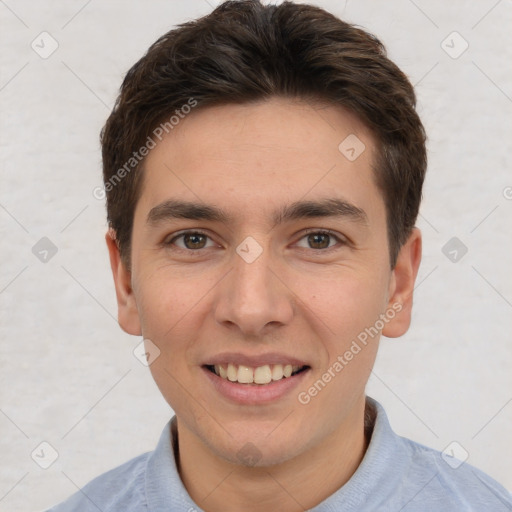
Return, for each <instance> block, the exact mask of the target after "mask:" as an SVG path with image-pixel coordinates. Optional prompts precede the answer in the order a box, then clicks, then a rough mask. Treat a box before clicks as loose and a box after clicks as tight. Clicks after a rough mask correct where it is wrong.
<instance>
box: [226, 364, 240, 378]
mask: <svg viewBox="0 0 512 512" xmlns="http://www.w3.org/2000/svg"><path fill="white" fill-rule="evenodd" d="M237 376H238V370H237V368H236V366H234V365H232V364H231V363H229V364H228V371H227V378H228V379H229V380H230V381H231V382H235V381H236V379H237Z"/></svg>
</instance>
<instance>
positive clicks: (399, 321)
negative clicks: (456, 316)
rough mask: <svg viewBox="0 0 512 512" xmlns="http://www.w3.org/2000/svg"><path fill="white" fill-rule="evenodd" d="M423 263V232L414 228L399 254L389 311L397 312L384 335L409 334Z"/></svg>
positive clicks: (393, 271)
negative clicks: (421, 263)
mask: <svg viewBox="0 0 512 512" xmlns="http://www.w3.org/2000/svg"><path fill="white" fill-rule="evenodd" d="M420 261H421V231H420V230H419V229H418V228H413V230H412V232H411V235H410V236H409V238H408V239H407V242H405V244H404V245H403V246H402V248H401V249H400V252H399V253H398V258H397V261H396V265H395V268H394V269H393V270H392V273H391V278H390V282H389V302H388V311H395V316H394V317H393V318H392V319H390V320H389V321H388V322H387V323H386V325H385V326H384V329H382V334H383V335H384V336H387V337H388V338H398V337H399V336H402V335H403V334H405V333H406V332H407V330H408V329H409V325H410V324H411V312H412V295H413V291H414V283H415V281H416V276H417V275H418V268H419V266H420Z"/></svg>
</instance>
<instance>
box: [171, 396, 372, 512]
mask: <svg viewBox="0 0 512 512" xmlns="http://www.w3.org/2000/svg"><path fill="white" fill-rule="evenodd" d="M373 419H374V418H373V417H372V412H371V408H369V406H368V405H367V406H366V410H365V404H364V402H363V403H362V404H361V406H360V407H359V408H358V411H356V414H355V415H354V418H351V419H350V421H347V422H345V423H343V424H342V425H340V426H339V427H338V428H337V429H335V430H334V431H333V432H332V433H331V434H330V435H329V436H327V437H326V438H324V439H323V440H322V441H321V442H320V443H319V444H317V445H315V446H314V447H313V448H311V449H309V450H308V451H305V452H303V453H301V454H299V455H298V456H296V457H294V458H293V459H290V460H287V461H286V462H284V463H281V464H277V465H272V466H266V467H247V466H241V465H237V464H233V463H230V462H228V461H226V460H224V459H222V458H219V457H218V456H216V455H215V454H213V453H212V452H211V451H210V450H209V449H208V448H207V447H206V446H205V445H204V444H203V443H202V442H201V441H200V440H199V439H198V438H197V437H196V436H195V435H194V434H193V433H191V432H190V431H189V430H188V429H186V428H181V423H180V422H178V432H179V454H178V453H177V454H176V455H177V459H176V460H177V461H179V464H178V466H179V471H180V476H181V479H182V481H183V484H184V485H185V487H186V489H187V491H188V493H189V495H190V497H191V498H192V499H193V500H194V501H195V502H196V503H197V504H198V505H199V506H200V507H201V508H202V509H203V510H205V511H206V512H235V511H236V512H238V511H240V510H245V511H247V512H260V511H261V512H267V511H268V510H279V511H282V512H298V511H304V510H308V509H310V508H313V507H314V506H316V505H318V504H319V503H321V502H322V501H324V500H325V499H326V498H327V497H329V496H330V495H331V494H333V493H334V492H336V491H337V490H338V489H339V488H340V487H341V486H343V485H344V484H345V483H346V482H347V481H348V480H349V479H350V478H351V477H352V475H353V474H354V473H355V471H356V469H357V467H358V466H359V464H360V463H361V460H362V459H363V456H364V454H365V452H366V449H367V446H368V442H369V437H370V436H371V426H372V425H373ZM365 423H366V424H365ZM365 434H366V435H365Z"/></svg>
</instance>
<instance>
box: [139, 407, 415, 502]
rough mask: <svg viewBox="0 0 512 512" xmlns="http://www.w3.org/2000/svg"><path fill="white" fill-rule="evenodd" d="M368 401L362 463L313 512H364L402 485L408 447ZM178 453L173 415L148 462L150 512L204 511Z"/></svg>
mask: <svg viewBox="0 0 512 512" xmlns="http://www.w3.org/2000/svg"><path fill="white" fill-rule="evenodd" d="M366 400H367V407H368V408H370V409H373V411H374V414H372V415H370V416H369V417H372V416H374V417H375V422H374V426H373V432H372V434H371V439H370V443H369V445H368V449H367V450H366V453H365V455H364V457H363V460H362V461H361V464H360V465H359V467H358V468H357V470H356V472H355V473H354V474H353V475H352V477H351V478H350V480H349V481H348V482H347V483H346V484H345V485H343V486H342V487H341V488H340V489H338V490H337V491H336V492H335V493H334V494H332V495H331V496H329V497H328V498H326V499H325V500H324V501H323V502H322V503H320V504H319V505H317V506H316V507H315V508H313V509H312V511H311V512H313V511H314V512H336V511H339V507H340V503H342V504H343V507H344V508H343V509H344V510H346V511H347V512H349V511H357V510H361V509H362V508H364V503H365V502H366V501H367V500H368V497H369V496H371V495H372V494H374V493H376V492H378V493H382V492H384V490H386V492H387V493H392V492H393V489H394V488H396V486H397V485H399V481H400V478H401V475H403V468H401V467H399V466H400V465H401V464H405V460H406V448H405V446H404V445H403V443H402V442H401V438H400V437H399V436H397V435H396V434H395V433H394V432H393V431H392V429H391V426H390V425H389V422H388V419H387V416H386V413H385V411H384V409H383V407H382V406H381V405H380V404H379V403H378V402H377V401H375V400H373V399H372V398H370V397H367V399H366ZM367 427H368V425H367ZM175 450H176V453H177V428H176V416H173V417H172V418H171V419H170V420H169V422H168V423H167V425H166V426H165V428H164V430H163V432H162V435H161V436H160V440H159V441H158V444H157V446H156V449H155V450H154V451H153V452H152V453H151V455H150V456H149V458H148V461H147V466H146V483H145V485H146V499H147V505H148V511H149V512H168V511H169V510H183V511H184V512H186V511H188V510H195V511H197V512H200V510H201V509H199V508H198V506H197V504H196V503H195V502H194V501H193V500H192V498H191V497H190V496H189V494H188V492H187V490H186V489H185V486H184V485H183V482H182V481H181V478H180V476H179V472H178V467H177V461H176V457H175ZM390 468H393V470H392V471H391V470H390ZM382 498H385V496H382Z"/></svg>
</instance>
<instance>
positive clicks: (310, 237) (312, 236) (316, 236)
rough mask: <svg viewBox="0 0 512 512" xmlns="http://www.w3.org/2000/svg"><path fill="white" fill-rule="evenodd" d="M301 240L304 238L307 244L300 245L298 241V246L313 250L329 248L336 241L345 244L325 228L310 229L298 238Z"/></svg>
mask: <svg viewBox="0 0 512 512" xmlns="http://www.w3.org/2000/svg"><path fill="white" fill-rule="evenodd" d="M302 240H305V241H306V242H305V243H306V244H307V245H301V244H300V243H299V244H298V245H299V247H303V248H305V249H315V250H318V249H330V248H331V247H334V246H335V245H336V242H337V243H340V244H342V245H344V244H345V242H344V241H343V240H342V239H341V238H339V237H338V236H336V235H335V234H334V233H332V232H331V231H325V230H317V231H310V232H309V233H307V234H306V235H304V236H303V237H302V238H301V239H300V241H302Z"/></svg>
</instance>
